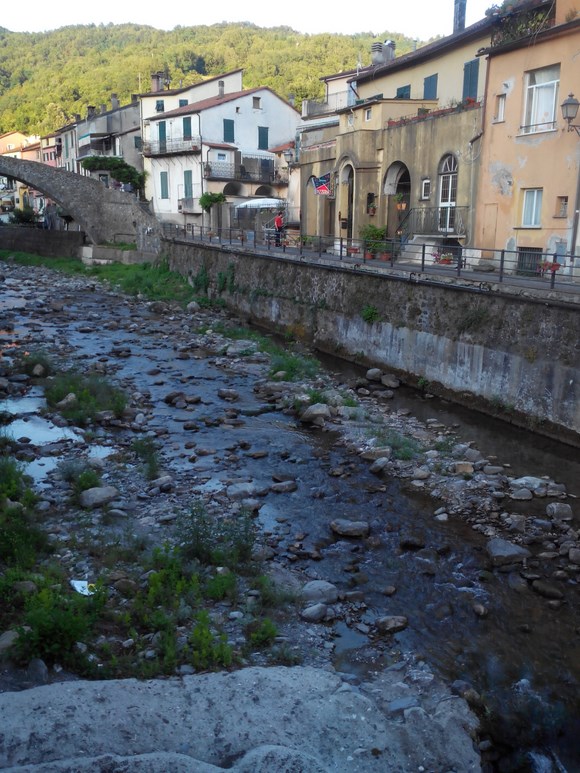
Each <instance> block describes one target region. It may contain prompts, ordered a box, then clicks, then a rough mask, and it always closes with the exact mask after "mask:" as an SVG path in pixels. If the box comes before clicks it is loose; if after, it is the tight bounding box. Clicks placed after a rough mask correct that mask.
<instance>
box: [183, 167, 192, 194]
mask: <svg viewBox="0 0 580 773" xmlns="http://www.w3.org/2000/svg"><path fill="white" fill-rule="evenodd" d="M192 197H193V172H192V171H191V169H185V170H184V172H183V198H184V199H191V198H192Z"/></svg>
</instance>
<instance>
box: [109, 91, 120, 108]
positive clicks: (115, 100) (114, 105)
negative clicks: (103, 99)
mask: <svg viewBox="0 0 580 773" xmlns="http://www.w3.org/2000/svg"><path fill="white" fill-rule="evenodd" d="M111 108H112V109H113V110H118V109H119V99H118V97H117V95H116V94H111Z"/></svg>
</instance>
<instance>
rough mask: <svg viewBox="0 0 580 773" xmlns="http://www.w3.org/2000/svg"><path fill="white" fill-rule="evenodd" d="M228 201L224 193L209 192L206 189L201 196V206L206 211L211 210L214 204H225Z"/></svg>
mask: <svg viewBox="0 0 580 773" xmlns="http://www.w3.org/2000/svg"><path fill="white" fill-rule="evenodd" d="M226 201H227V199H226V197H225V196H224V194H223V193H209V191H206V192H205V193H202V194H201V196H200V197H199V206H200V207H201V208H202V209H203V211H204V212H209V211H210V210H211V208H212V207H213V205H214V204H225V203H226Z"/></svg>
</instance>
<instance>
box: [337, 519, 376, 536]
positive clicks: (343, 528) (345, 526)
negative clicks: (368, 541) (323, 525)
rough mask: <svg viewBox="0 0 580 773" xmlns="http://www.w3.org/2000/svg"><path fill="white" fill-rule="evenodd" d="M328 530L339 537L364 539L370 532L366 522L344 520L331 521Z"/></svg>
mask: <svg viewBox="0 0 580 773" xmlns="http://www.w3.org/2000/svg"><path fill="white" fill-rule="evenodd" d="M330 528H331V529H332V531H333V532H334V533H335V534H340V536H341V537H366V536H367V535H368V533H369V531H370V526H369V525H368V523H366V521H348V520H347V519H346V518H337V519H336V520H334V521H331V523H330Z"/></svg>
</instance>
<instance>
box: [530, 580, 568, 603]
mask: <svg viewBox="0 0 580 773" xmlns="http://www.w3.org/2000/svg"><path fill="white" fill-rule="evenodd" d="M532 588H533V589H534V590H535V591H536V593H539V595H540V596H543V597H544V598H545V599H563V598H564V594H563V593H562V591H561V590H560V588H557V587H556V586H555V585H553V584H552V583H550V582H546V580H534V581H533V582H532Z"/></svg>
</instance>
